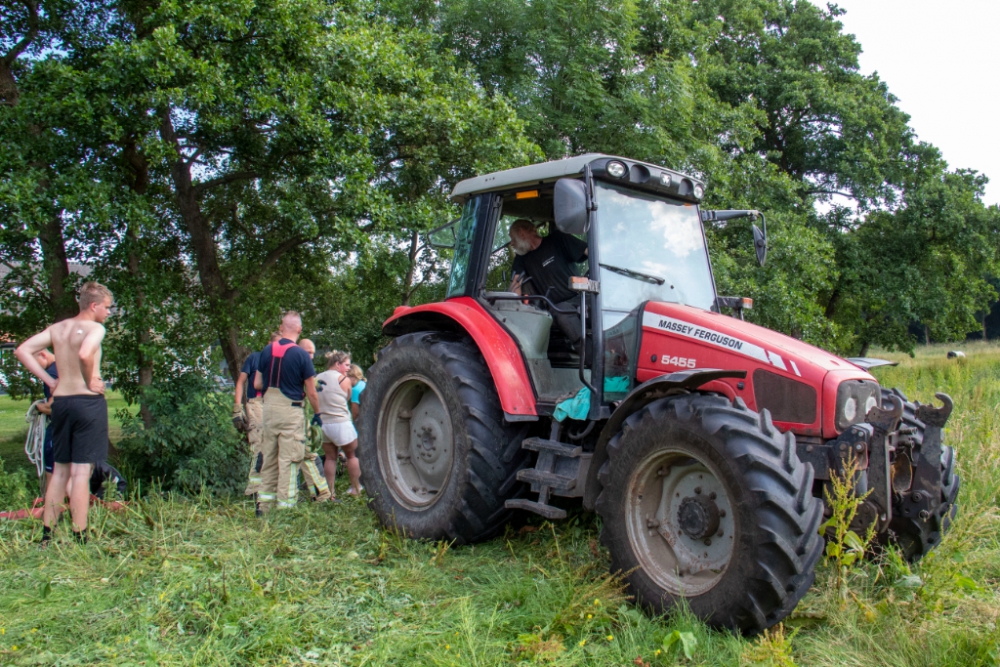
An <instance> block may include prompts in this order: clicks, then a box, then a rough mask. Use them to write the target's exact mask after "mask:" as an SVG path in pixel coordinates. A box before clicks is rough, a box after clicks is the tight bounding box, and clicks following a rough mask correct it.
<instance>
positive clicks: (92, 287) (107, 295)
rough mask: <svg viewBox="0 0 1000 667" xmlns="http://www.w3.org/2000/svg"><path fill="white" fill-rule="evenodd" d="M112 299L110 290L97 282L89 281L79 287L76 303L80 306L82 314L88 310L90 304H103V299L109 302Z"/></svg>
mask: <svg viewBox="0 0 1000 667" xmlns="http://www.w3.org/2000/svg"><path fill="white" fill-rule="evenodd" d="M113 298H114V297H113V296H112V295H111V290H109V289H108V288H107V287H105V286H104V285H102V284H101V283H99V282H96V281H93V280H89V281H87V282H85V283H84V284H83V285H82V286H81V287H80V298H79V299H77V302H78V303H79V304H80V311H81V312H82V311H84V310H87V309H88V308H90V304H92V303H103V302H104V300H105V299H107V300H108V301H110V300H111V299H113Z"/></svg>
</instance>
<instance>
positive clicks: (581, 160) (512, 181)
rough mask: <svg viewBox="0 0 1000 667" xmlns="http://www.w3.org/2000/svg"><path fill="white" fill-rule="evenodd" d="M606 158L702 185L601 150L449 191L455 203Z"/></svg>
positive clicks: (480, 179) (556, 176)
mask: <svg viewBox="0 0 1000 667" xmlns="http://www.w3.org/2000/svg"><path fill="white" fill-rule="evenodd" d="M607 160H619V161H621V162H624V163H625V164H626V165H628V166H629V167H631V166H632V165H642V166H644V167H646V170H647V173H649V172H667V173H669V174H670V175H671V176H672V177H673V179H674V181H675V182H681V181H688V182H690V183H698V184H701V185H702V187H704V183H702V181H701V180H700V179H697V178H693V177H691V176H688V175H687V174H683V173H681V172H679V171H674V170H673V169H667V168H666V167H661V166H659V165H655V164H651V163H649V162H641V161H639V160H633V159H631V158H623V157H618V156H616V155H605V154H604V153H585V154H584V155H576V156H574V157H568V158H565V159H562V160H552V161H550V162H539V163H538V164H532V165H528V166H527V167H516V168H514V169H506V170H504V171H496V172H493V173H492V174H485V175H483V176H476V177H475V178H467V179H465V180H464V181H461V182H459V183H458V185H456V186H455V188H454V189H453V190H452V191H451V198H452V199H453V200H455V201H456V202H458V203H460V204H461V203H464V202H465V200H466V199H468V198H469V197H470V196H472V195H477V194H480V193H483V192H495V191H497V190H513V189H516V188H519V187H525V186H530V185H538V184H542V183H550V182H552V181H555V180H558V179H560V178H563V177H566V176H578V175H580V174H582V173H583V168H584V167H585V166H587V165H588V164H591V163H593V162H596V161H601V162H602V163H606V161H607Z"/></svg>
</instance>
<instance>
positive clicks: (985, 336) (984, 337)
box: [983, 313, 989, 342]
mask: <svg viewBox="0 0 1000 667" xmlns="http://www.w3.org/2000/svg"><path fill="white" fill-rule="evenodd" d="M987 340H989V336H987V335H986V313H983V341H984V342H985V341H987Z"/></svg>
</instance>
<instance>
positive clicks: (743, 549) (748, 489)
mask: <svg viewBox="0 0 1000 667" xmlns="http://www.w3.org/2000/svg"><path fill="white" fill-rule="evenodd" d="M599 479H600V481H601V483H602V486H603V488H602V491H601V495H600V496H599V497H598V499H597V511H598V512H599V513H600V515H601V517H602V519H603V524H604V528H603V531H602V533H601V539H602V541H603V543H604V545H605V546H606V547H607V548H608V551H609V552H610V553H611V566H612V571H614V572H619V573H621V575H622V576H623V577H624V579H625V581H626V582H627V583H628V586H629V588H630V590H631V592H632V593H633V594H634V595H635V597H636V602H637V603H638V604H640V605H641V606H643V607H646V608H647V609H649V610H651V611H652V612H654V613H657V614H659V613H663V612H666V611H669V610H670V609H672V608H674V607H676V606H677V605H678V604H679V603H680V601H681V599H682V598H683V599H684V600H686V602H687V605H688V606H689V607H690V609H691V611H692V612H693V613H694V614H695V615H696V616H698V617H699V618H701V619H703V620H705V621H706V622H708V623H709V624H710V625H713V626H716V627H724V628H728V629H731V630H735V631H739V632H745V633H755V632H760V631H761V630H764V629H765V628H768V627H770V626H772V625H774V624H775V623H778V622H779V621H780V620H781V619H782V618H784V617H785V616H787V615H788V614H789V613H790V612H791V610H792V609H794V607H795V605H796V604H797V603H798V602H799V600H800V599H801V598H802V596H804V595H805V593H806V591H807V590H808V589H809V586H811V585H812V582H813V578H814V568H815V565H816V562H817V560H818V559H819V557H820V554H821V552H822V549H823V540H822V538H821V536H820V535H819V533H818V532H817V531H818V528H819V525H820V522H821V521H822V518H823V506H822V503H821V502H820V501H819V500H818V499H816V498H813V496H812V483H813V469H812V466H811V465H809V464H807V463H803V462H801V461H800V460H799V458H798V456H797V455H796V450H795V439H794V436H793V435H791V434H782V433H781V432H779V431H778V429H777V428H775V427H774V425H773V424H772V423H771V418H770V415H769V414H768V413H767V411H764V412H762V413H760V414H758V413H756V412H753V411H751V410H749V409H748V408H747V407H746V405H745V404H744V403H743V401H742V400H737V402H736V403H735V404H733V403H730V402H729V401H728V400H727V399H726V398H723V397H719V396H705V395H684V396H675V397H668V398H663V399H660V400H658V401H655V402H653V403H650V404H649V405H647V406H646V407H645V408H643V409H642V410H640V411H638V412H637V413H636V414H634V415H632V416H630V417H629V418H628V419H627V420H626V421H625V423H624V424H623V427H622V430H621V431H620V432H619V433H618V434H617V435H615V436H614V437H613V438H612V440H611V441H610V442H609V443H608V460H607V462H606V463H605V464H604V465H603V466H602V468H601V470H600V471H599Z"/></svg>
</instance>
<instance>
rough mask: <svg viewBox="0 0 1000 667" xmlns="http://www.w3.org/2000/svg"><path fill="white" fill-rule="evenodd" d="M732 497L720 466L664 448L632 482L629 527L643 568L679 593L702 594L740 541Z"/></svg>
mask: <svg viewBox="0 0 1000 667" xmlns="http://www.w3.org/2000/svg"><path fill="white" fill-rule="evenodd" d="M732 508H733V506H732V501H731V500H730V498H729V497H728V496H727V495H726V490H725V485H724V484H723V482H722V481H721V479H720V477H719V476H718V474H717V473H716V471H715V469H714V467H712V466H709V465H708V464H706V463H704V462H702V461H700V460H698V459H696V458H693V457H692V456H691V454H690V453H689V452H682V451H676V450H669V449H664V450H660V451H657V452H654V453H652V454H650V455H649V456H647V457H646V458H645V459H643V460H642V461H641V462H640V463H639V464H638V465H637V466H636V468H635V471H634V472H633V473H632V476H631V479H630V481H629V490H628V517H629V523H628V530H629V539H630V540H631V542H632V548H633V549H634V550H635V553H636V555H637V556H638V557H639V560H640V561H641V562H642V567H643V570H644V571H645V572H646V573H647V574H648V575H649V576H651V577H652V578H653V579H655V580H656V581H657V583H658V584H659V585H660V586H661V587H662V588H664V589H666V590H668V591H670V592H671V593H672V594H674V595H683V596H693V595H700V594H702V593H704V592H706V591H708V590H710V589H712V588H713V587H714V586H715V585H716V583H718V582H719V580H721V578H722V575H723V574H724V573H725V571H726V568H727V566H728V565H729V561H730V558H731V557H732V554H733V548H734V545H735V538H736V534H735V528H736V525H735V522H734V517H733V509H732Z"/></svg>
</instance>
